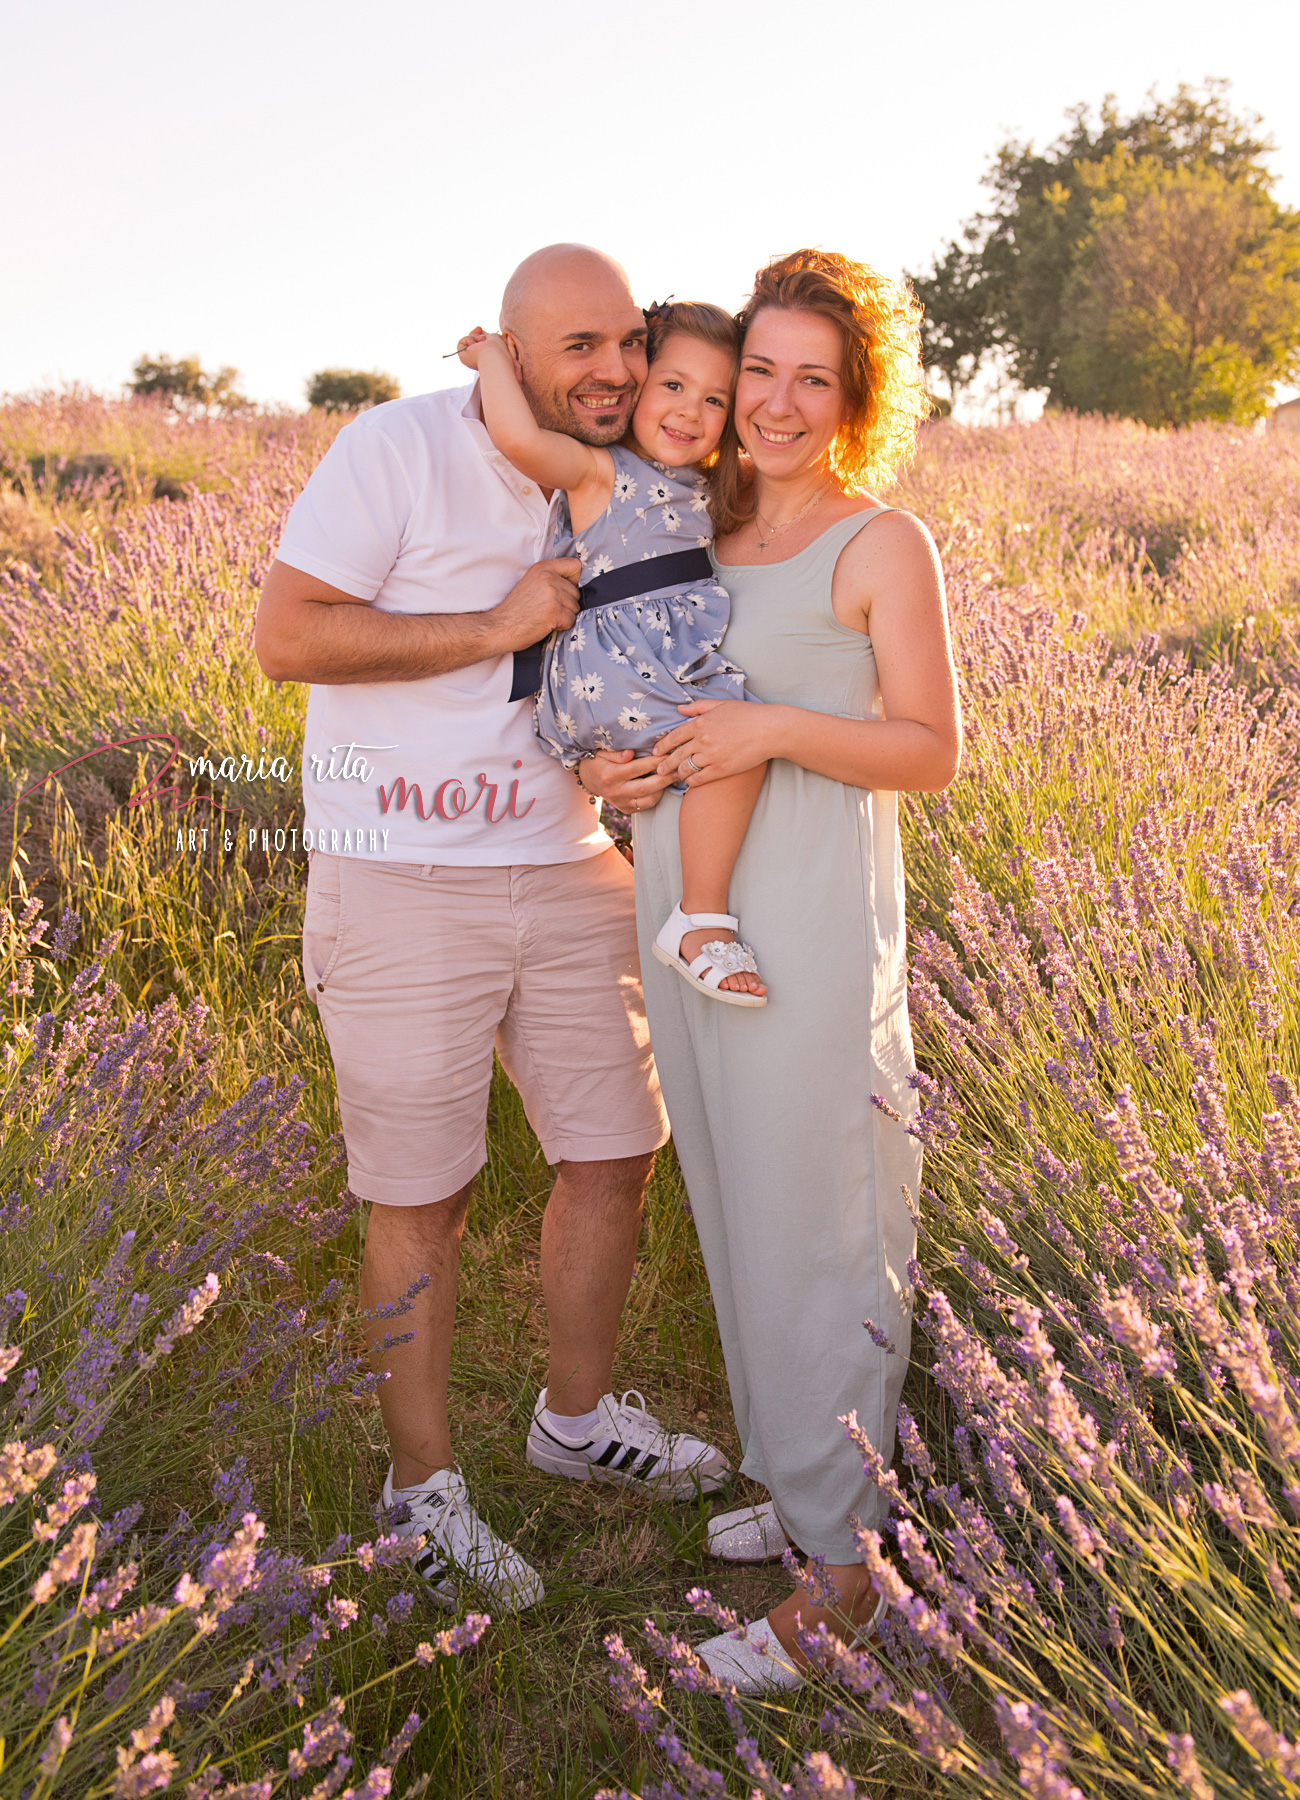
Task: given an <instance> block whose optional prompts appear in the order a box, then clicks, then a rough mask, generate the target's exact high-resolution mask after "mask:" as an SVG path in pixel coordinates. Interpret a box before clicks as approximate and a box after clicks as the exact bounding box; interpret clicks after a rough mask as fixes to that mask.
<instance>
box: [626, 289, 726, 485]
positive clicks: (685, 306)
mask: <svg viewBox="0 0 1300 1800" xmlns="http://www.w3.org/2000/svg"><path fill="white" fill-rule="evenodd" d="M641 310H642V312H643V313H644V314H645V322H646V356H647V357H648V359H649V360H650V362H651V363H653V362H654V360H655V358H656V357H657V356H658V354H659V352H660V350H662V348H663V346H664V344H665V343H666V342H667V340H668V339H669V338H670V337H693V338H698V339H699V341H700V342H701V343H702V344H711V345H712V346H713V348H714V349H715V350H721V351H723V352H724V353H725V354H726V355H727V356H729V357H730V358H731V361H732V366H733V369H734V366H735V363H736V359H737V358H738V357H739V355H740V327H739V325H738V324H737V323H736V321H735V320H734V319H733V318H732V316H731V314H730V313H729V312H727V311H725V309H724V308H723V307H721V306H710V304H709V303H708V301H707V300H662V301H660V300H653V301H651V303H650V305H649V306H644V307H642V309H641ZM727 428H728V430H730V428H731V421H730V415H728V421H727ZM717 460H718V451H716V450H714V451H713V452H711V454H710V455H708V456H706V457H704V458H703V460H702V461H701V463H700V465H699V466H700V467H701V468H702V469H709V470H711V469H712V468H713V467H714V465H715V464H716V462H717Z"/></svg>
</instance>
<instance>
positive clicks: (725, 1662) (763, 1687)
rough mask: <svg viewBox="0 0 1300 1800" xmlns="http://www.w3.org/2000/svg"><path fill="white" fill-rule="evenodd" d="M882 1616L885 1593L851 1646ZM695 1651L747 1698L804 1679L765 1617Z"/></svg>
mask: <svg viewBox="0 0 1300 1800" xmlns="http://www.w3.org/2000/svg"><path fill="white" fill-rule="evenodd" d="M884 1616H885V1596H884V1595H883V1594H882V1595H881V1596H880V1598H879V1599H878V1600H877V1601H876V1608H875V1611H874V1612H873V1613H872V1615H871V1617H870V1619H868V1621H867V1623H866V1624H865V1625H864V1626H862V1628H861V1630H860V1631H859V1632H858V1634H857V1636H856V1637H854V1638H853V1639H852V1640H851V1647H856V1646H857V1645H859V1644H865V1643H866V1641H867V1639H868V1638H870V1637H873V1636H874V1635H875V1633H876V1630H877V1628H878V1627H879V1625H880V1621H881V1620H882V1619H883V1618H884ZM695 1654H696V1655H697V1656H698V1657H699V1659H700V1661H701V1662H702V1663H703V1664H704V1666H705V1668H706V1669H707V1670H708V1671H709V1673H710V1674H711V1675H716V1676H717V1678H718V1680H719V1681H728V1682H730V1683H731V1685H732V1687H734V1688H735V1690H736V1692H737V1693H738V1694H744V1695H746V1696H748V1697H749V1698H754V1697H756V1696H758V1695H761V1694H770V1693H772V1692H774V1691H778V1690H786V1691H788V1690H789V1689H791V1688H799V1687H802V1686H803V1684H804V1682H805V1681H806V1680H807V1677H806V1676H805V1675H804V1674H803V1673H802V1672H801V1671H800V1670H799V1669H796V1668H795V1666H794V1662H793V1660H792V1659H791V1656H790V1652H789V1651H788V1650H787V1649H786V1648H785V1646H784V1645H783V1644H782V1642H781V1640H780V1638H778V1637H777V1635H776V1633H775V1632H774V1631H773V1630H772V1627H771V1626H770V1625H769V1624H768V1622H767V1620H766V1619H759V1620H758V1621H757V1622H756V1623H755V1624H753V1625H747V1626H746V1627H745V1634H744V1636H743V1637H739V1638H736V1637H733V1636H732V1635H731V1633H730V1632H729V1631H724V1632H723V1633H722V1634H721V1635H720V1636H719V1637H711V1638H706V1639H705V1641H704V1643H702V1644H698V1645H697V1646H696V1649H695Z"/></svg>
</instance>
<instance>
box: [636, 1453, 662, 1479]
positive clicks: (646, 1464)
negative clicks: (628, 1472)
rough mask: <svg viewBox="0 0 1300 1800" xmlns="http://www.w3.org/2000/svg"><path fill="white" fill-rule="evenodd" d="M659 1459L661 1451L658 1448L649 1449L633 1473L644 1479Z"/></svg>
mask: <svg viewBox="0 0 1300 1800" xmlns="http://www.w3.org/2000/svg"><path fill="white" fill-rule="evenodd" d="M658 1461H659V1452H658V1451H657V1450H647V1451H646V1453H645V1455H644V1456H643V1457H642V1459H641V1461H640V1462H639V1463H638V1464H637V1466H636V1468H635V1469H633V1471H632V1473H633V1474H634V1475H635V1476H636V1478H637V1480H638V1481H644V1480H645V1478H646V1476H647V1475H648V1474H649V1473H650V1471H651V1469H653V1468H654V1466H655V1464H656V1463H657V1462H658Z"/></svg>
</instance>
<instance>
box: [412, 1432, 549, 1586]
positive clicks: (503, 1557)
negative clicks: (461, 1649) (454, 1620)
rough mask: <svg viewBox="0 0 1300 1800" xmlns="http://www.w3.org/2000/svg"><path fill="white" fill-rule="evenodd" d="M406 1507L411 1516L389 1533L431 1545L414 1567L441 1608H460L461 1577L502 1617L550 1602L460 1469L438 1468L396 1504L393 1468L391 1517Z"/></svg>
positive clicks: (538, 1581) (535, 1571)
mask: <svg viewBox="0 0 1300 1800" xmlns="http://www.w3.org/2000/svg"><path fill="white" fill-rule="evenodd" d="M403 1502H404V1503H405V1504H406V1506H407V1507H408V1508H409V1510H410V1515H411V1516H410V1518H409V1519H405V1520H403V1522H402V1523H401V1524H400V1525H390V1526H389V1530H390V1531H391V1532H392V1533H393V1535H394V1536H395V1537H419V1536H421V1535H423V1536H424V1538H425V1539H426V1540H427V1541H426V1543H425V1546H424V1549H423V1550H422V1551H421V1553H420V1555H419V1556H418V1557H417V1558H416V1559H415V1563H414V1567H415V1568H416V1569H417V1570H418V1571H419V1573H420V1574H421V1575H422V1576H423V1577H424V1579H425V1581H426V1582H427V1583H428V1584H429V1592H430V1593H431V1594H432V1595H433V1597H434V1599H435V1600H437V1601H438V1602H439V1604H440V1605H442V1606H446V1607H454V1606H456V1605H457V1604H458V1602H459V1599H460V1592H459V1588H458V1585H457V1578H458V1577H459V1578H460V1579H462V1580H464V1581H468V1582H472V1583H473V1584H474V1586H475V1587H478V1588H481V1589H482V1590H483V1591H484V1593H486V1594H488V1595H489V1596H490V1597H491V1600H492V1603H493V1605H494V1606H496V1607H497V1608H499V1609H500V1610H501V1611H503V1612H523V1611H524V1610H525V1608H527V1607H529V1606H536V1605H537V1602H538V1601H539V1600H541V1599H543V1598H544V1597H545V1593H546V1590H545V1589H544V1588H543V1586H542V1578H541V1576H540V1575H539V1574H538V1573H537V1570H536V1569H534V1568H531V1567H530V1566H529V1564H528V1563H526V1562H525V1561H524V1559H523V1557H522V1556H520V1554H519V1552H518V1551H517V1550H516V1549H515V1547H514V1545H513V1544H508V1543H506V1541H505V1539H504V1538H499V1537H498V1536H497V1535H496V1533H495V1532H494V1531H493V1530H492V1528H491V1527H490V1526H489V1525H488V1524H486V1523H485V1521H484V1520H482V1519H480V1518H479V1516H478V1514H477V1513H476V1512H475V1511H474V1508H473V1507H472V1506H471V1505H470V1500H469V1491H468V1489H467V1488H466V1486H465V1481H464V1478H463V1476H461V1475H460V1474H459V1473H458V1472H457V1471H456V1470H455V1469H439V1470H438V1472H437V1473H436V1474H435V1475H431V1476H430V1477H429V1479H428V1480H427V1481H426V1482H424V1483H423V1485H422V1486H421V1487H419V1488H417V1489H414V1490H412V1489H410V1488H403V1489H402V1490H401V1498H400V1499H399V1500H395V1499H394V1497H393V1471H392V1469H391V1468H390V1469H389V1471H388V1474H387V1475H386V1476H385V1478H384V1491H383V1494H382V1496H381V1504H382V1505H383V1508H384V1511H385V1513H387V1512H389V1511H391V1510H392V1509H393V1508H394V1507H396V1506H399V1505H401V1504H402V1503H403Z"/></svg>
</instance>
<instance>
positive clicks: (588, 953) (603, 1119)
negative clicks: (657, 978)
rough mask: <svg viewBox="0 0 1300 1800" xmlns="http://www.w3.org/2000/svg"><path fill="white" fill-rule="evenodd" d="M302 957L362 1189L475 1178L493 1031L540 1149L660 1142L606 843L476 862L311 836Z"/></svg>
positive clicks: (575, 1157)
mask: <svg viewBox="0 0 1300 1800" xmlns="http://www.w3.org/2000/svg"><path fill="white" fill-rule="evenodd" d="M303 974H304V976H305V977H306V981H307V991H308V993H309V994H310V995H311V998H312V999H313V1000H314V1001H315V1002H316V1004H317V1005H318V1006H319V1008H320V1016H321V1023H322V1024H323V1026H324V1028H325V1036H326V1038H327V1039H328V1040H329V1047H330V1054H331V1056H332V1057H333V1060H334V1076H335V1081H336V1083H337V1086H338V1096H339V1110H340V1112H341V1113H342V1116H343V1138H344V1142H345V1143H346V1145H347V1152H348V1185H349V1186H350V1187H351V1189H352V1191H353V1193H354V1194H357V1195H358V1196H359V1197H360V1198H361V1199H363V1200H372V1201H378V1202H379V1203H380V1204H382V1205H384V1206H423V1205H425V1204H426V1203H427V1202H429V1201H431V1200H445V1199H446V1198H447V1196H448V1195H449V1194H454V1193H456V1192H457V1191H458V1189H460V1188H462V1187H464V1186H465V1184H466V1182H468V1181H470V1180H472V1178H473V1176H474V1175H475V1173H476V1172H477V1171H478V1170H479V1169H480V1168H482V1166H483V1164H484V1163H485V1162H486V1160H487V1140H486V1126H487V1107H488V1089H489V1086H490V1084H491V1080H492V1051H493V1047H494V1045H495V1048H496V1051H497V1054H498V1055H499V1056H500V1058H501V1063H502V1066H503V1068H504V1069H505V1071H506V1073H507V1075H509V1077H510V1079H511V1081H513V1082H514V1084H515V1086H516V1087H517V1088H518V1090H519V1093H520V1095H521V1097H522V1099H523V1103H524V1109H525V1111H526V1112H527V1114H528V1121H529V1123H530V1124H531V1126H532V1128H533V1130H534V1131H535V1132H536V1133H537V1136H538V1138H539V1139H540V1140H541V1145H542V1150H543V1152H544V1153H545V1156H546V1160H547V1162H549V1163H557V1162H600V1161H604V1160H606V1159H613V1158H617V1157H624V1156H640V1155H644V1154H645V1153H646V1152H647V1151H650V1150H656V1149H658V1147H659V1146H660V1145H661V1144H663V1143H665V1142H666V1141H667V1138H668V1122H667V1118H666V1116H665V1114H664V1108H663V1102H662V1100H661V1099H660V1097H659V1078H658V1076H657V1074H656V1073H655V1066H654V1057H653V1055H652V1054H651V1050H650V1033H649V1030H648V1028H647V1026H646V1017H645V1002H644V1000H643V999H642V997H641V966H640V962H639V960H638V957H637V947H636V920H635V912H634V907H633V884H632V871H631V869H629V867H628V865H627V864H626V862H624V860H623V858H622V857H621V856H620V855H619V854H618V852H617V851H615V850H606V851H604V852H602V853H601V854H600V855H599V856H593V857H588V858H587V859H586V860H584V861H581V862H568V863H553V864H547V865H528V864H524V865H519V866H516V867H513V868H470V869H462V868H450V867H448V866H446V865H435V864H429V865H425V866H421V865H420V864H418V863H378V862H375V863H371V862H363V861H360V860H358V859H356V858H350V857H343V856H327V855H322V854H321V853H320V852H318V851H317V852H313V853H312V856H311V865H310V871H309V874H308V878H307V913H306V919H305V921H304V927H303Z"/></svg>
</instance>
